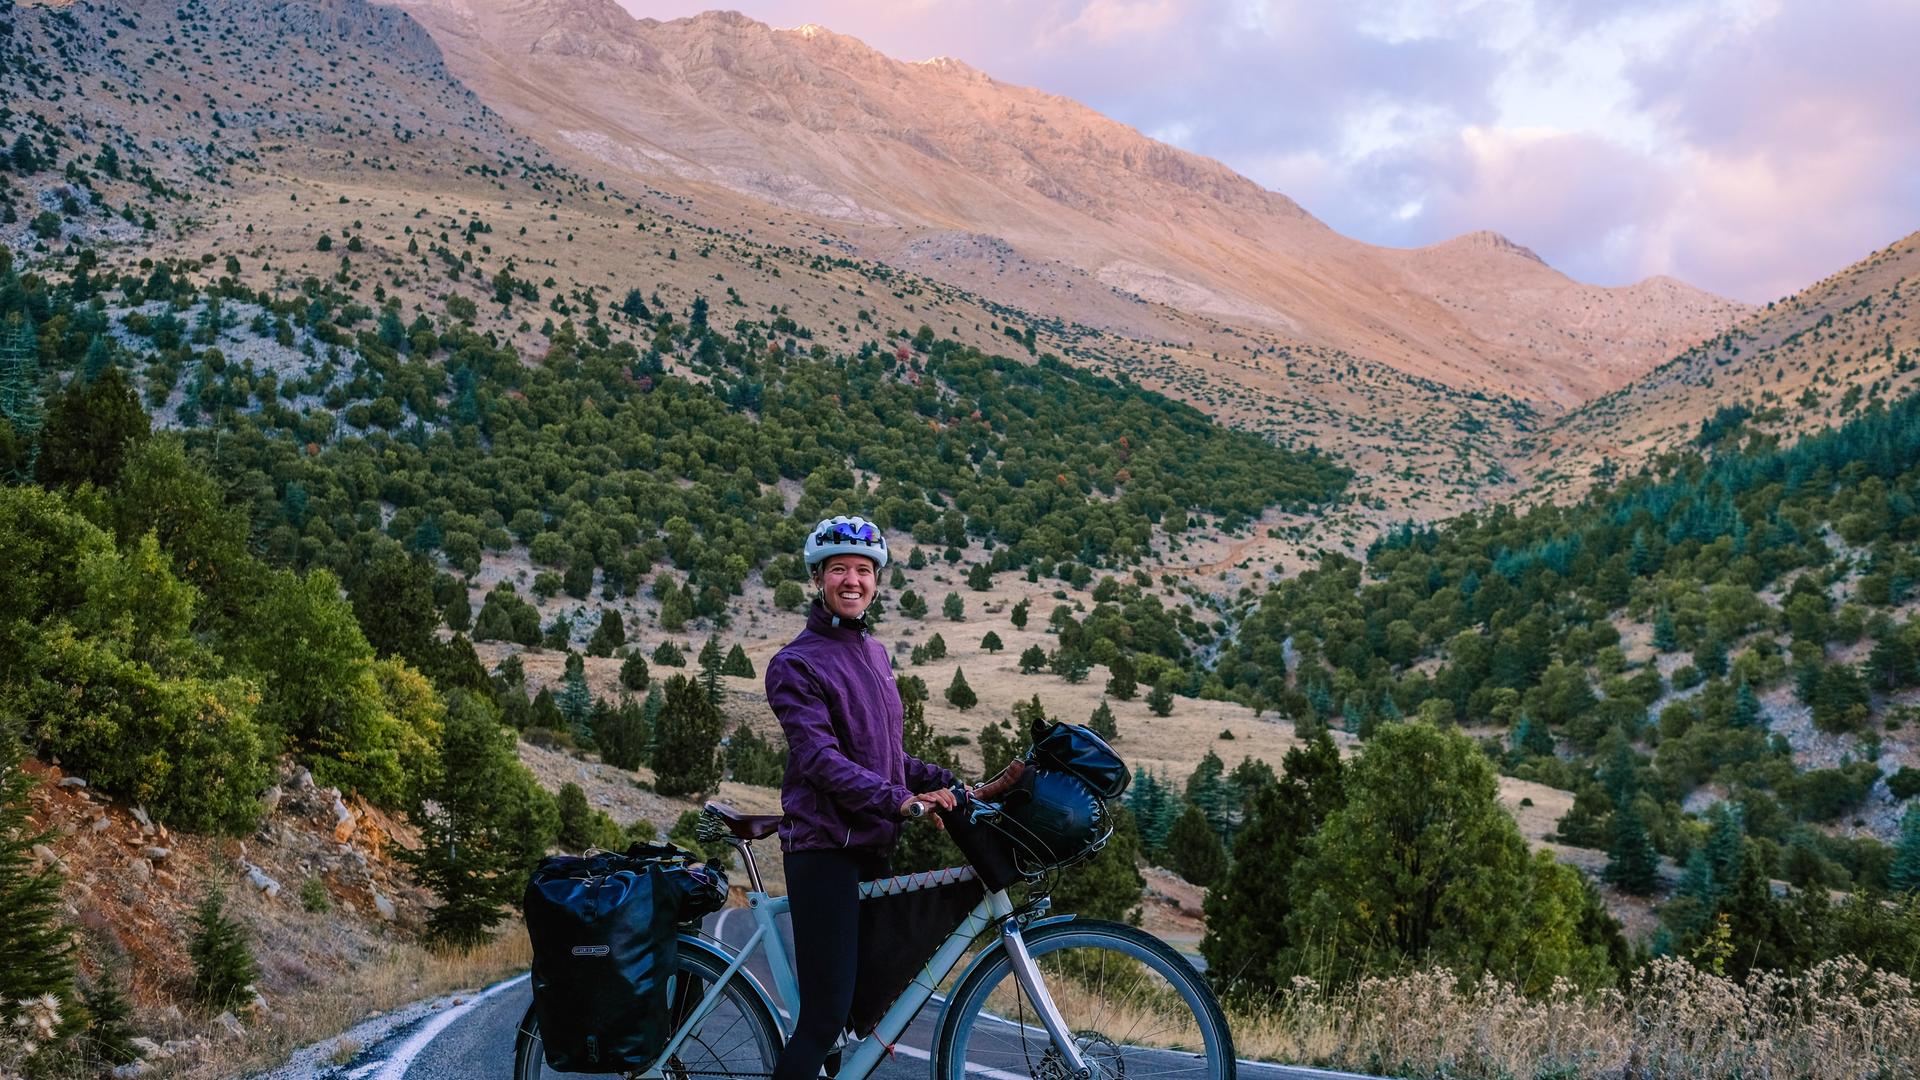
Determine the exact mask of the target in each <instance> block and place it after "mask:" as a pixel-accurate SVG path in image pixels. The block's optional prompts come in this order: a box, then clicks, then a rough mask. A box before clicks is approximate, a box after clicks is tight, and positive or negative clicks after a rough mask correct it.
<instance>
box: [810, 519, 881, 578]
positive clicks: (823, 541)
mask: <svg viewBox="0 0 1920 1080" xmlns="http://www.w3.org/2000/svg"><path fill="white" fill-rule="evenodd" d="M806 555H807V569H808V570H812V569H813V568H814V567H816V566H819V565H820V564H821V563H823V562H825V561H827V560H828V559H830V558H832V557H833V556H835V555H865V556H866V557H867V558H869V559H872V560H873V561H874V562H875V563H877V564H878V566H877V567H876V569H880V570H884V569H886V567H887V538H886V537H884V536H882V535H880V526H878V525H875V524H874V523H873V522H871V521H868V520H867V519H866V518H862V517H848V516H847V515H845V514H840V515H838V516H836V517H830V518H827V519H826V520H824V521H822V522H820V524H818V525H815V526H814V527H813V531H812V532H810V533H808V534H807V550H806Z"/></svg>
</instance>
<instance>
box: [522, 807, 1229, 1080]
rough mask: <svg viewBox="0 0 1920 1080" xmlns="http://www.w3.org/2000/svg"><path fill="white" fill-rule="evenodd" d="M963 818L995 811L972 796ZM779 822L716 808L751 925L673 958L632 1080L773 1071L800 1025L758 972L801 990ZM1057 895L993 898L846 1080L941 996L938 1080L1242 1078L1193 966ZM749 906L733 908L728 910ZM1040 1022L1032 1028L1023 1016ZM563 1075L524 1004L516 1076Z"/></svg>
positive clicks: (937, 874)
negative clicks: (763, 861)
mask: <svg viewBox="0 0 1920 1080" xmlns="http://www.w3.org/2000/svg"><path fill="white" fill-rule="evenodd" d="M956 794H957V795H960V796H961V797H962V799H963V802H962V809H961V810H958V811H955V812H956V813H968V812H972V813H980V812H991V809H992V808H991V807H988V806H987V805H986V804H983V803H979V802H977V801H974V800H972V799H971V798H970V797H967V796H966V795H965V793H964V790H960V789H956ZM779 823H780V818H779V816H777V815H746V814H741V813H739V812H737V811H735V810H733V809H732V808H731V807H728V806H726V805H724V804H720V803H709V804H707V806H706V809H705V811H704V813H703V815H702V820H701V827H702V830H703V833H702V839H703V840H724V841H726V842H727V843H728V844H729V845H730V846H732V847H733V849H734V850H735V851H737V852H738V853H739V855H740V858H741V862H742V864H743V865H744V866H745V867H746V872H747V879H748V881H749V883H750V884H751V889H750V891H749V892H748V893H747V904H748V907H747V909H746V910H748V911H749V912H750V913H751V915H752V919H753V925H754V929H753V932H752V935H751V936H750V937H749V938H748V940H747V942H746V943H745V944H744V945H742V946H740V947H739V948H738V949H734V948H731V947H729V946H728V945H727V944H726V943H725V942H722V941H719V940H716V939H714V938H711V937H708V936H707V935H706V934H704V933H703V932H693V931H683V932H682V933H681V935H680V939H679V948H680V959H679V964H678V967H677V969H676V971H675V972H674V974H673V976H671V977H670V979H669V983H668V1001H669V1003H670V1009H671V1013H672V1030H673V1035H672V1037H671V1038H670V1039H669V1040H668V1042H667V1045H666V1047H665V1048H664V1049H663V1050H662V1052H661V1054H660V1058H659V1060H658V1061H656V1062H655V1063H654V1065H653V1066H652V1067H651V1068H649V1069H647V1070H645V1071H641V1072H635V1073H631V1074H629V1075H630V1076H633V1077H638V1078H642V1080H655V1078H658V1080H690V1078H693V1077H727V1078H735V1077H737V1078H741V1080H748V1078H760V1077H767V1076H770V1075H771V1074H772V1072H773V1067H774V1064H775V1063H776V1062H777V1061H778V1060H779V1056H780V1048H781V1047H782V1046H783V1045H784V1044H785V1041H786V1039H787V1037H788V1036H789V1035H790V1034H791V1033H792V1031H793V1024H794V1017H793V1016H792V1015H791V1014H790V1013H788V1012H786V1011H784V1010H782V1009H781V1008H779V1007H778V1006H777V1005H776V1003H775V999H774V997H773V996H772V995H771V994H769V992H768V990H767V987H766V986H765V985H764V984H763V983H762V982H761V980H760V979H759V978H758V977H757V976H756V975H755V974H754V973H753V972H752V971H751V970H749V968H748V966H747V964H748V961H749V960H750V959H752V958H753V957H755V956H764V957H765V960H766V967H767V970H768V972H769V974H770V976H771V980H772V982H773V983H774V985H775V987H776V988H777V989H778V991H779V994H780V997H779V1000H780V1001H784V1002H795V1001H797V1000H798V996H799V991H798V987H797V984H796V982H795V979H794V973H793V958H792V956H791V954H790V951H789V950H788V948H787V944H786V939H785V938H784V937H783V936H782V935H781V934H780V932H779V928H778V922H777V919H778V917H779V916H780V915H781V914H783V913H784V912H785V911H786V910H787V900H786V898H785V897H784V896H770V895H768V894H767V892H766V891H765V889H764V887H763V885H762V882H761V879H760V871H759V867H758V866H757V864H756V863H755V861H754V857H753V847H752V845H753V842H754V841H756V840H762V839H765V838H767V837H768V836H771V835H773V833H774V830H775V828H776V827H777V826H778V825H779ZM973 875H974V871H973V869H972V868H971V867H955V868H953V869H951V870H936V871H931V872H928V873H923V874H908V875H901V876H899V877H894V878H886V879H881V880H880V881H875V882H866V883H863V884H862V886H861V890H862V891H861V895H862V898H863V899H866V898H869V897H872V896H877V895H882V894H883V893H887V892H889V891H894V892H897V891H901V890H907V889H913V888H925V887H929V886H930V885H932V884H937V883H943V882H952V881H959V880H964V879H965V878H968V877H971V876H973ZM1050 908H1051V900H1050V899H1049V898H1048V897H1047V896H1045V895H1043V894H1040V895H1035V896H1030V897H1029V898H1028V899H1027V900H1026V901H1025V902H1024V903H1021V904H1018V905H1016V904H1015V903H1014V902H1013V900H1012V899H1010V898H1009V897H1008V895H1007V892H1006V890H1004V889H1002V890H993V891H988V892H987V893H986V894H985V895H984V896H983V897H982V898H981V899H980V901H979V902H978V903H977V904H975V905H974V907H973V910H972V911H970V912H969V913H968V914H967V916H966V918H965V919H963V920H962V921H961V923H960V925H959V926H957V927H955V928H954V930H953V931H952V932H951V933H950V934H948V935H947V937H946V939H945V940H944V941H943V942H942V943H941V945H940V947H939V949H938V950H936V951H935V952H934V954H933V957H932V958H931V959H930V960H928V961H927V963H926V964H925V965H924V966H923V968H922V969H921V971H920V973H919V975H917V976H916V977H915V978H914V980H913V982H912V984H911V985H909V986H908V987H907V989H906V991H905V992H903V993H902V994H901V995H900V997H899V998H897V999H896V1000H895V1001H894V1002H893V1004H892V1006H891V1007H890V1008H888V1010H887V1012H886V1014H885V1016H884V1017H882V1018H881V1020H880V1022H879V1024H878V1025H877V1026H876V1027H875V1028H874V1029H873V1031H872V1032H871V1033H869V1034H868V1035H867V1036H866V1037H865V1038H862V1039H859V1040H858V1041H855V1042H850V1043H843V1044H842V1046H841V1047H840V1049H839V1050H837V1051H836V1055H837V1058H838V1067H837V1070H836V1069H835V1067H834V1064H833V1059H829V1065H828V1071H829V1075H832V1076H834V1077H835V1078H836V1080H866V1078H867V1077H869V1076H870V1075H871V1074H872V1073H873V1071H874V1070H875V1069H876V1068H877V1067H878V1066H879V1065H880V1064H881V1063H882V1061H883V1060H884V1059H886V1058H888V1057H890V1056H892V1055H893V1054H894V1052H895V1050H896V1049H897V1048H898V1047H899V1044H900V1041H901V1037H902V1035H903V1034H904V1033H905V1032H906V1031H907V1029H908V1027H909V1025H910V1024H912V1022H913V1021H914V1019H915V1017H917V1016H918V1015H919V1013H920V1011H921V1009H922V1008H923V1007H924V1006H925V1005H926V1004H927V1003H928V1002H929V1001H932V1000H935V999H936V998H937V999H939V1001H940V1013H939V1017H938V1020H937V1021H936V1024H935V1031H936V1035H935V1038H934V1040H933V1043H932V1046H931V1047H930V1048H928V1049H926V1050H924V1051H921V1050H914V1049H911V1048H910V1049H909V1053H910V1054H911V1055H912V1056H915V1057H918V1056H923V1055H924V1056H925V1057H926V1058H927V1060H928V1064H929V1066H930V1073H931V1076H932V1077H933V1078H934V1080H965V1078H966V1077H967V1074H968V1073H969V1072H973V1073H980V1074H981V1075H983V1076H986V1077H990V1078H992V1080H1015V1078H1021V1077H1025V1078H1030V1080H1124V1078H1126V1077H1129V1076H1152V1077H1162V1076H1180V1077H1185V1076H1189V1075H1191V1076H1193V1077H1195V1078H1196V1080H1202V1078H1204V1080H1233V1078H1234V1073H1235V1058H1234V1053H1233V1037H1232V1034H1231V1033H1230V1032H1229V1031H1228V1029H1227V1022H1226V1017H1225V1015H1224V1014H1223V1013H1222V1012H1221V1010H1220V1005H1219V1002H1218V1001H1216V1000H1215V998H1214V995H1213V992H1212V990H1211V989H1210V988H1209V987H1208V986H1207V984H1206V981H1205V980H1204V979H1203V978H1202V977H1201V976H1200V974H1199V972H1197V971H1195V970H1194V968H1193V966H1192V965H1191V964H1190V963H1188V962H1187V960H1186V958H1184V957H1182V956H1181V955H1180V954H1179V953H1177V952H1175V951H1174V950H1173V948H1172V947H1171V946H1169V945H1167V944H1166V943H1165V942H1163V941H1161V940H1160V939H1158V938H1156V937H1154V936H1152V935H1151V934H1148V933H1146V932H1144V931H1142V930H1140V929H1138V928H1136V927H1132V926H1127V925H1125V924H1123V923H1113V922H1105V921H1099V920H1091V919H1080V918H1077V917H1076V916H1074V915H1071V914H1067V915H1053V914H1050ZM734 910H739V909H734ZM996 924H997V925H998V927H999V932H998V934H997V936H996V937H994V938H993V939H992V940H991V941H990V943H989V944H987V945H986V947H984V948H982V949H980V950H979V951H978V952H977V953H976V954H975V955H974V956H973V957H972V959H971V961H969V962H968V964H967V967H966V969H965V971H964V972H963V973H962V974H961V975H960V977H959V979H958V980H957V981H956V982H955V983H954V985H953V989H952V990H951V991H950V992H948V993H946V994H941V993H940V992H939V987H940V985H941V984H942V983H943V982H944V981H945V980H946V979H947V977H948V976H950V975H952V974H953V973H954V971H955V970H956V969H957V968H958V967H959V965H960V963H961V961H962V960H964V959H966V956H967V953H968V951H969V949H970V948H971V947H972V946H973V944H974V942H975V939H976V938H978V937H980V935H981V934H983V933H984V932H986V931H988V930H989V928H991V927H993V926H995V925H996ZM1030 1020H1031V1021H1035V1022H1029V1021H1030ZM555 1075H561V1074H556V1073H554V1072H552V1071H551V1070H548V1069H547V1068H546V1061H545V1058H544V1051H543V1048H542V1046H541V1043H540V1033H539V1028H538V1024H537V1022H536V1020H535V1018H534V1014H533V1011H532V1010H531V1009H529V1010H528V1012H527V1015H526V1018H525V1019H524V1020H522V1021H521V1024H520V1031H519V1035H518V1037H517V1039H516V1041H515V1046H514V1078H515V1080H541V1078H542V1077H548V1076H555Z"/></svg>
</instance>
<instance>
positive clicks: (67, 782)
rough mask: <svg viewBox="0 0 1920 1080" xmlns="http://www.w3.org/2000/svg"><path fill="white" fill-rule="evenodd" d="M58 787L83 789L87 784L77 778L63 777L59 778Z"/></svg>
mask: <svg viewBox="0 0 1920 1080" xmlns="http://www.w3.org/2000/svg"><path fill="white" fill-rule="evenodd" d="M60 786H61V787H64V788H83V787H86V786H87V782H86V781H85V780H82V779H81V778H80V777H78V776H63V777H61V778H60Z"/></svg>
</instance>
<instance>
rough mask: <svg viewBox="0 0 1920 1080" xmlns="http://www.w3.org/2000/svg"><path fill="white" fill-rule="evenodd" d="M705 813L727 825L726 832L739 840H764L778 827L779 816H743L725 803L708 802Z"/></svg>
mask: <svg viewBox="0 0 1920 1080" xmlns="http://www.w3.org/2000/svg"><path fill="white" fill-rule="evenodd" d="M707 811H708V812H709V813H711V814H712V815H713V816H714V817H717V818H719V819H720V820H721V821H724V822H726V823H727V831H728V832H730V833H732V834H733V835H734V836H735V837H736V838H738V839H741V840H764V839H766V838H767V837H769V836H772V835H773V834H774V831H775V830H776V829H778V828H779V827H780V821H781V818H782V815H780V814H743V813H741V812H740V811H738V810H735V809H734V808H733V807H731V806H728V805H727V804H726V803H717V802H710V803H708V804H707Z"/></svg>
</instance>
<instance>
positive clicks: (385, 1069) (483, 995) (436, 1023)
mask: <svg viewBox="0 0 1920 1080" xmlns="http://www.w3.org/2000/svg"><path fill="white" fill-rule="evenodd" d="M532 977H533V976H532V973H531V972H529V973H528V974H526V975H516V976H514V977H513V978H511V979H508V980H507V981H506V982H502V983H495V984H494V985H492V986H489V987H487V988H486V989H485V990H482V991H480V992H479V993H478V994H475V995H474V996H472V997H470V998H468V999H467V1000H465V1001H463V1002H461V1003H460V1004H458V1005H455V1006H453V1007H452V1008H449V1009H447V1010H446V1011H444V1012H442V1013H441V1014H440V1015H439V1016H436V1017H434V1018H433V1019H432V1020H429V1021H427V1023H426V1024H425V1025H423V1026H422V1027H421V1028H420V1030H419V1031H416V1032H414V1033H413V1035H412V1036H410V1037H409V1038H408V1039H407V1041H406V1042H403V1043H401V1044H400V1049H398V1050H396V1051H394V1054H393V1056H392V1057H390V1058H388V1059H387V1060H386V1061H385V1062H378V1063H376V1064H378V1065H380V1071H379V1072H377V1073H375V1074H374V1076H373V1080H403V1078H404V1077H405V1076H406V1075H407V1069H409V1068H410V1067H412V1065H413V1059H414V1058H416V1057H419V1056H420V1051H422V1050H425V1049H426V1048H427V1046H428V1044H429V1043H432V1042H433V1040H434V1039H435V1038H437V1037H439V1035H440V1033H441V1032H442V1031H445V1030H446V1029H447V1026H448V1025H449V1024H452V1023H453V1022H454V1021H455V1020H458V1019H460V1018H461V1017H462V1016H465V1015H466V1014H467V1013H468V1012H469V1011H471V1010H472V1009H473V1007H474V1006H475V1005H478V1004H480V1003H481V1002H483V1001H485V1000H487V999H488V998H490V997H492V996H493V995H495V994H497V993H499V992H500V991H502V990H506V989H508V988H510V987H514V986H518V985H519V984H521V983H523V982H525V981H527V980H528V979H530V978H532Z"/></svg>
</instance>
